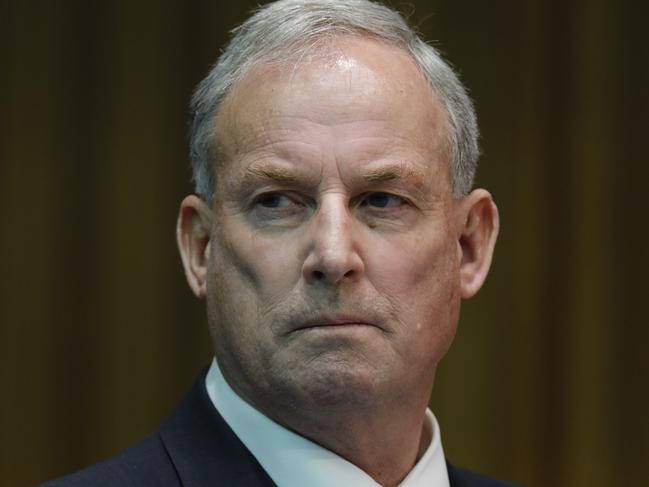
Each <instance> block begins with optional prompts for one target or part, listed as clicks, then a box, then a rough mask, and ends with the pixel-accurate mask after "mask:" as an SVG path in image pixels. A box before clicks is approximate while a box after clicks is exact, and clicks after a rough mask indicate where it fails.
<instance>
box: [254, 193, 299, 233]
mask: <svg viewBox="0 0 649 487" xmlns="http://www.w3.org/2000/svg"><path fill="white" fill-rule="evenodd" d="M308 211H309V206H308V204H307V203H306V202H305V201H304V199H303V198H302V197H301V196H300V195H299V194H297V193H293V192H290V191H287V192H282V191H269V192H267V193H262V194H260V195H258V196H257V197H256V198H255V199H254V200H253V201H252V204H251V206H250V209H249V215H250V218H251V219H252V221H254V222H256V223H257V224H258V225H273V226H275V225H280V226H285V225H294V224H297V223H299V222H300V221H302V219H303V218H304V217H305V216H306V215H307V214H308Z"/></svg>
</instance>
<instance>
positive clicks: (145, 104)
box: [0, 0, 649, 487]
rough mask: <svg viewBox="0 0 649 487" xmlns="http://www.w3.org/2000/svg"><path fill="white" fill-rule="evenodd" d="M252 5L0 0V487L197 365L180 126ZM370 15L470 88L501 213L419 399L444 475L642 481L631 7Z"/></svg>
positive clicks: (198, 332) (94, 442) (535, 482)
mask: <svg viewBox="0 0 649 487" xmlns="http://www.w3.org/2000/svg"><path fill="white" fill-rule="evenodd" d="M255 4H256V2H252V1H241V2H227V3H226V2H218V1H215V0H211V1H207V0H203V1H193V2H181V1H172V0H167V1H151V0H139V1H126V0H114V1H111V2H99V1H98V2H88V1H81V0H76V1H75V0H69V1H65V2H54V1H49V2H47V1H40V2H21V1H14V2H5V3H3V5H2V8H1V10H0V59H1V64H0V106H1V107H2V110H1V111H0V222H1V224H2V227H1V230H0V272H1V277H0V325H1V326H0V380H1V382H0V395H1V397H0V438H1V440H0V441H1V443H2V447H0V484H1V485H6V486H12V487H13V486H26V485H32V484H34V483H36V482H38V481H42V480H45V479H47V478H50V477H53V476H58V475H61V474H64V473H66V472H69V471H72V470H75V469H78V468H80V467H82V466H84V465H87V464H90V463H93V462H96V461H98V460H100V459H102V458H104V457H106V456H109V455H111V454H113V453H115V452H117V451H118V450H121V449H123V448H124V447H126V446H128V445H130V444H132V443H134V442H135V441H137V440H138V439H141V438H142V437H143V436H145V435H146V434H148V433H149V432H152V431H153V430H154V429H155V428H156V425H157V424H158V423H159V422H160V421H161V420H162V419H163V418H164V417H166V415H167V414H169V412H170V411H171V409H172V408H173V406H174V405H175V404H176V403H177V401H178V400H179V399H180V398H181V396H182V395H183V394H184V392H185V391H186V390H187V389H188V388H189V387H190V385H191V383H192V382H193V380H194V377H195V375H196V373H197V372H198V370H199V369H200V368H202V367H203V366H205V365H206V364H207V363H208V361H209V360H210V345H209V340H208V335H207V331H206V323H205V318H204V311H203V306H202V303H199V302H196V301H195V300H194V298H193V296H192V295H191V293H190V292H189V290H188V288H187V286H186V284H185V281H184V276H183V273H182V271H181V267H180V263H179V259H178V257H177V252H176V248H175V240H174V224H175V218H176V211H177V207H178V203H179V202H180V200H181V198H182V197H183V195H185V194H186V193H188V192H190V191H191V187H190V185H189V177H190V173H189V169H188V157H187V132H188V129H187V122H188V116H187V108H186V107H187V102H188V99H189V95H190V92H191V90H192V87H193V86H194V85H195V84H196V83H197V82H198V81H199V80H200V79H201V77H202V76H203V75H204V74H205V73H206V72H207V70H208V67H209V65H210V64H211V63H213V62H214V60H215V59H216V57H217V53H218V50H219V47H220V46H222V44H223V43H224V41H225V40H226V37H227V30H228V29H230V28H231V27H233V26H234V25H235V24H237V23H238V22H240V21H241V20H243V18H244V17H245V15H246V12H247V11H248V10H249V9H250V8H251V7H253V6H254V5H255ZM393 4H394V5H396V6H397V7H399V8H400V9H401V10H402V11H404V12H405V13H407V14H409V15H410V16H411V20H412V21H413V22H414V23H415V24H417V25H419V27H420V30H421V31H422V32H424V33H425V35H426V37H427V38H428V39H433V40H435V42H436V45H437V46H438V47H440V48H441V50H442V51H443V52H444V53H445V54H446V55H447V57H448V58H449V59H450V60H451V62H452V63H453V64H454V65H455V66H457V68H458V70H459V72H460V73H461V77H462V79H463V81H464V82H465V83H466V85H467V86H468V87H469V88H470V90H471V94H472V97H473V98H474V99H475V101H476V105H477V109H478V112H479V119H480V125H481V127H482V132H483V142H482V144H483V148H484V157H483V159H482V162H481V169H480V173H479V177H478V182H479V184H480V185H481V186H484V187H487V188H488V189H490V190H491V191H492V192H493V194H494V196H495V199H496V201H497V202H498V204H499V206H500V211H501V220H502V233H501V237H500V241H499V244H498V248H497V253H496V258H495V263H494V268H493V271H492V274H491V276H490V279H489V280H488V282H487V285H486V288H485V289H484V290H483V292H482V293H481V294H480V295H479V296H478V297H477V298H475V299H473V300H471V301H469V302H467V303H466V304H465V307H464V308H463V316H462V320H461V325H460V331H459V334H458V337H457V339H456V343H455V345H454V348H453V349H452V350H451V352H450V354H449V355H448V357H447V359H446V360H445V361H444V362H443V363H442V365H441V368H440V371H439V374H438V379H437V384H436V388H435V391H434V394H433V400H432V405H433V409H434V411H435V412H436V414H437V416H438V418H439V420H440V423H441V426H442V431H443V441H444V447H445V450H446V453H447V455H448V457H449V458H450V459H451V460H452V461H453V462H455V463H456V464H459V465H463V466H466V467H470V468H473V469H477V470H481V471H483V472H486V473H489V474H491V475H495V476H500V477H505V478H509V479H512V480H516V481H518V482H521V483H524V484H525V485H527V486H529V487H537V486H538V487H540V486H590V487H597V486H613V485H640V484H643V483H644V482H646V479H647V474H646V464H647V460H648V459H649V420H648V418H647V416H648V414H647V413H648V411H649V366H648V365H647V362H648V359H647V355H648V354H647V348H648V347H649V326H648V325H649V320H647V317H646V314H647V309H646V308H647V301H646V300H647V296H646V295H647V291H648V287H649V286H648V285H647V272H648V271H649V266H648V265H647V263H648V261H649V259H648V255H647V254H648V251H647V248H648V244H647V237H648V236H649V232H648V231H647V225H648V222H647V215H648V211H647V210H648V208H647V205H646V200H647V184H648V181H649V171H648V164H647V162H648V161H647V157H646V153H647V150H646V144H647V135H648V129H647V127H648V125H647V116H648V114H649V106H648V105H649V103H648V96H647V87H649V70H648V67H649V51H648V45H649V36H648V35H647V32H646V19H647V14H648V13H649V12H648V9H647V4H646V3H642V2H634V1H632V0H566V1H563V0H561V1H560V0H523V1H516V0H500V1H484V0H467V1H457V0H454V1H451V0H429V1H414V2H410V3H405V2H397V1H394V2H393ZM431 13H432V15H431Z"/></svg>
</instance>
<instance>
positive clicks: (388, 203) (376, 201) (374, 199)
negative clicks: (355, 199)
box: [361, 192, 406, 209]
mask: <svg viewBox="0 0 649 487" xmlns="http://www.w3.org/2000/svg"><path fill="white" fill-rule="evenodd" d="M405 203H406V201H405V200H404V199H403V198H402V197H401V196H397V195H395V194H390V193H382V192H378V193H370V194H368V195H367V196H366V197H365V198H364V199H363V201H362V202H361V206H367V207H370V208H381V209H390V208H398V207H399V206H401V205H403V204H405Z"/></svg>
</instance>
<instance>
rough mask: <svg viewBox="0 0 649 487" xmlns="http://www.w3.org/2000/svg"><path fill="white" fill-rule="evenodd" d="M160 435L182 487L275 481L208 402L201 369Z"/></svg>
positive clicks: (261, 485)
mask: <svg viewBox="0 0 649 487" xmlns="http://www.w3.org/2000/svg"><path fill="white" fill-rule="evenodd" d="M160 436H161V437H162V441H163V444H164V446H165V448H166V450H167V452H168V454H169V457H170V458H171V460H172V462H173V464H174V467H175V468H176V471H177V472H178V476H179V478H180V480H181V482H182V485H183V486H184V487H218V486H233V485H236V486H242V487H271V486H274V485H275V483H274V482H273V481H272V480H271V479H270V477H269V476H268V474H266V472H265V471H264V470H263V468H262V467H261V465H259V462H257V460H256V459H255V457H254V456H253V455H252V454H251V453H250V452H249V451H248V449H247V448H246V447H245V446H244V445H243V443H241V441H240V440H239V439H238V438H237V436H236V435H235V434H234V432H233V431H232V430H231V429H230V428H229V426H228V425H227V423H226V422H225V421H224V420H223V418H222V417H221V415H220V414H219V413H218V412H217V411H216V409H215V408H214V406H213V405H212V402H211V401H210V399H209V397H208V395H207V391H206V390H205V371H203V373H201V374H200V376H199V378H198V380H197V381H196V384H195V385H194V387H193V388H192V390H191V391H190V393H189V394H188V395H187V397H186V398H185V399H184V400H183V402H182V403H181V404H180V406H179V407H178V409H177V410H176V411H175V412H174V414H173V415H172V416H171V418H169V419H168V420H167V421H166V422H165V423H164V424H163V425H162V427H161V428H160Z"/></svg>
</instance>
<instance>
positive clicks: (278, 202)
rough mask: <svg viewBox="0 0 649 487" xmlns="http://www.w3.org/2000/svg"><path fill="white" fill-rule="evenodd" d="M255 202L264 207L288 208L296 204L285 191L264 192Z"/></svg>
mask: <svg viewBox="0 0 649 487" xmlns="http://www.w3.org/2000/svg"><path fill="white" fill-rule="evenodd" d="M255 203H256V204H258V205H260V206H263V207H264V208H288V207H290V206H292V205H295V204H296V202H295V201H294V200H292V199H291V198H289V197H288V196H287V195H285V194H283V193H266V194H262V195H261V196H259V197H258V198H257V200H256V201H255Z"/></svg>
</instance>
